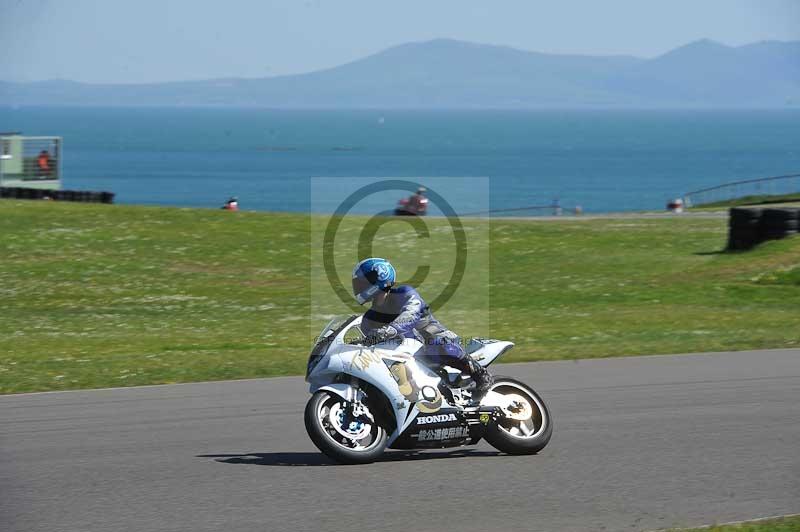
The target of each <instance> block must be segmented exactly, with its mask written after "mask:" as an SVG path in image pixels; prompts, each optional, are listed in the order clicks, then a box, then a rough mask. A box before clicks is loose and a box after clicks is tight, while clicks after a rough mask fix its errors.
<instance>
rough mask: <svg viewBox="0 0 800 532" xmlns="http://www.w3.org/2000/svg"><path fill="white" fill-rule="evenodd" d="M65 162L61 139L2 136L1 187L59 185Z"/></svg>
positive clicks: (0, 157) (0, 143) (0, 158)
mask: <svg viewBox="0 0 800 532" xmlns="http://www.w3.org/2000/svg"><path fill="white" fill-rule="evenodd" d="M61 162H62V139H61V137H26V136H23V135H19V134H7V135H0V186H6V187H9V186H18V187H19V186H22V187H24V186H33V187H36V186H37V184H39V185H43V184H45V183H51V184H52V183H56V184H57V183H58V182H59V181H60V180H61Z"/></svg>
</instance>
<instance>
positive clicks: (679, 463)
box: [0, 349, 800, 532]
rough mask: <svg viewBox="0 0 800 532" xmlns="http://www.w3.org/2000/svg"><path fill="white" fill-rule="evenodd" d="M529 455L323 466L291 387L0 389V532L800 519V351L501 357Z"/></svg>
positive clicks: (470, 454)
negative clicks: (539, 423)
mask: <svg viewBox="0 0 800 532" xmlns="http://www.w3.org/2000/svg"><path fill="white" fill-rule="evenodd" d="M495 372H497V373H500V374H505V375H513V376H516V377H519V378H521V379H523V380H525V381H526V382H528V383H530V384H531V385H533V386H534V387H535V388H537V389H538V390H539V391H541V392H542V394H543V396H544V398H545V399H546V400H547V401H548V402H549V404H550V406H551V409H552V411H553V415H554V418H555V432H554V436H553V439H552V440H551V442H550V445H549V446H548V447H547V448H546V449H545V450H544V451H542V452H541V453H540V454H539V455H536V456H524V457H517V456H505V455H501V454H498V453H496V452H494V450H493V449H492V448H491V447H489V446H488V445H487V444H485V443H481V444H480V445H478V446H477V447H475V448H466V449H468V450H466V451H465V450H456V451H453V450H443V451H430V452H423V453H418V454H413V453H406V452H399V451H390V452H388V453H387V455H386V459H385V460H384V461H382V462H379V463H376V464H372V465H368V466H357V467H354V466H349V467H348V466H334V465H331V464H330V463H329V462H328V461H327V460H326V459H325V458H323V457H322V456H321V455H320V454H319V453H318V452H317V450H316V449H315V448H314V446H313V444H312V443H311V442H310V440H309V439H308V437H307V436H306V434H305V429H304V427H303V421H302V410H303V406H304V404H305V401H306V400H307V397H308V396H307V391H306V387H305V383H303V381H302V379H300V378H277V379H264V380H249V381H238V382H219V383H201V384H188V385H176V386H154V387H143V388H129V389H114V390H97V391H85V392H65V393H48V394H29V395H17V396H1V397H0V427H2V430H1V431H0V530H3V531H4V532H11V531H40V530H41V531H48V532H52V531H59V532H65V531H80V532H87V531H104V532H105V531H122V530H131V531H150V530H152V531H155V530H158V531H177V530H181V531H184V530H185V531H193V532H199V531H214V532H218V531H222V532H234V531H241V530H247V531H250V530H253V531H255V530H258V531H273V530H274V531H279V530H315V531H316V530H329V531H337V530H345V529H350V530H386V531H394V530H402V531H423V530H455V531H473V530H475V531H477V530H480V531H486V530H548V531H560V530H570V531H572V530H593V531H595V530H652V529H659V528H666V527H671V526H689V525H701V524H706V523H712V522H715V521H716V522H726V521H734V520H741V519H747V518H754V517H762V516H771V515H779V514H791V513H800V350H798V349H795V350H778V351H760V352H739V353H719V354H706V355H682V356H656V357H641V358H619V359H605V360H587V361H579V362H546V363H534V364H514V365H504V366H497V367H496V368H495Z"/></svg>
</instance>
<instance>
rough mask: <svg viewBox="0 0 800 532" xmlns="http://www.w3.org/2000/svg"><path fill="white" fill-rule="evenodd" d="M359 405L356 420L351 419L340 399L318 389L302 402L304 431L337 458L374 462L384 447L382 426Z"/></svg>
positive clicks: (357, 461)
mask: <svg viewBox="0 0 800 532" xmlns="http://www.w3.org/2000/svg"><path fill="white" fill-rule="evenodd" d="M361 408H362V412H360V416H359V418H360V420H354V419H352V417H351V416H350V415H348V412H347V405H346V402H345V400H344V399H342V398H341V397H339V396H338V395H336V394H334V393H331V392H328V391H326V390H320V391H318V392H316V393H315V394H314V395H312V396H311V399H309V401H308V403H307V404H306V411H305V424H306V432H308V436H309V437H310V438H311V441H313V442H314V445H316V446H317V448H318V449H319V450H320V451H322V452H323V453H324V454H325V455H326V456H328V457H329V458H331V459H333V460H335V461H337V462H340V463H342V464H367V463H370V462H374V461H375V460H376V459H377V458H378V457H379V456H381V454H383V451H384V449H385V448H386V438H387V435H386V430H384V428H383V427H381V426H380V424H379V423H377V421H376V420H375V418H374V417H373V414H372V413H371V412H370V411H369V409H368V408H367V407H366V406H365V405H361ZM364 418H366V419H368V420H369V422H367V421H366V420H365V419H364Z"/></svg>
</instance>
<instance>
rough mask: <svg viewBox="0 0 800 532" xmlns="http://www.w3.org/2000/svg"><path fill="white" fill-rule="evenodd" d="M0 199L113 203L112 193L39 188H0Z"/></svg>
mask: <svg viewBox="0 0 800 532" xmlns="http://www.w3.org/2000/svg"><path fill="white" fill-rule="evenodd" d="M0 198H8V199H32V200H43V199H50V200H56V201H77V202H82V203H114V193H113V192H92V191H88V190H47V189H41V188H24V187H0Z"/></svg>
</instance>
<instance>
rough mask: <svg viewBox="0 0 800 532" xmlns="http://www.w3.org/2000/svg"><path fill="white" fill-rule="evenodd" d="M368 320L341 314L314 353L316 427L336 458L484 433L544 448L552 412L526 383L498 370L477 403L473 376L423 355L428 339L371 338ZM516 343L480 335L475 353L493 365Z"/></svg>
mask: <svg viewBox="0 0 800 532" xmlns="http://www.w3.org/2000/svg"><path fill="white" fill-rule="evenodd" d="M360 324H361V316H360V315H353V316H345V317H339V318H334V319H333V320H331V321H330V323H328V325H326V326H325V328H324V329H323V330H322V333H321V334H320V335H319V337H318V338H317V341H316V343H315V344H314V347H313V349H312V351H311V355H310V356H309V359H308V367H307V370H306V381H307V382H308V383H309V384H310V389H309V391H310V393H311V394H312V395H311V399H310V400H309V401H308V403H307V404H306V408H305V416H304V417H305V426H306V431H307V432H308V435H309V437H310V438H311V441H313V442H314V445H316V446H317V448H318V449H319V450H320V451H322V452H323V453H324V454H325V455H327V456H328V457H329V458H331V459H333V460H334V461H336V462H339V463H344V464H364V463H369V462H373V461H375V460H376V459H378V458H379V457H380V456H381V455H382V454H383V452H384V450H385V449H386V448H387V447H388V448H392V449H430V448H446V447H460V446H465V445H475V444H477V443H478V442H479V441H480V440H481V439H485V440H486V441H487V442H489V444H491V445H492V446H493V447H495V448H496V449H498V450H499V451H502V452H505V453H508V454H535V453H537V452H539V451H541V450H542V449H543V448H544V447H545V446H546V445H547V443H548V442H549V441H550V436H551V435H552V432H553V419H552V417H551V415H550V411H549V410H548V408H547V405H546V404H545V402H544V400H543V399H542V398H541V397H540V396H539V394H538V393H536V392H535V391H534V390H533V389H532V388H530V387H529V386H527V385H526V384H524V383H522V382H520V381H517V380H514V379H512V378H509V377H501V376H496V377H495V380H494V384H493V385H492V386H491V387H490V388H489V390H488V391H487V392H486V394H485V395H484V396H483V397H482V398H481V399H480V401H475V400H473V397H472V396H473V390H474V388H475V383H474V382H473V380H472V379H471V378H470V377H469V376H467V375H464V374H462V373H461V371H459V370H458V369H455V368H452V367H449V366H446V365H445V366H441V367H432V366H429V365H427V364H424V363H423V362H422V358H421V357H416V356H415V354H417V353H418V352H419V351H420V350H421V349H423V348H424V346H423V343H422V342H420V341H417V340H416V339H410V338H403V339H402V341H400V340H389V341H386V342H383V343H379V344H376V345H366V343H365V338H364V335H363V334H362V332H361V330H360V328H359V325H360ZM512 347H514V344H513V343H512V342H506V341H500V340H490V339H483V338H474V339H472V340H470V342H469V343H468V344H467V346H466V351H467V354H468V356H471V357H472V358H473V359H475V360H476V361H477V362H478V363H479V364H480V365H482V366H484V367H485V366H488V365H489V364H491V363H492V362H494V361H495V360H497V359H498V358H499V357H500V356H501V355H502V354H503V353H505V352H506V351H508V350H509V349H511V348H512Z"/></svg>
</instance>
